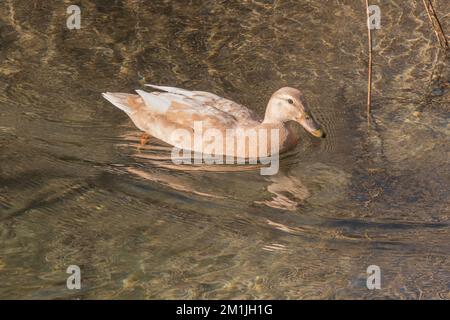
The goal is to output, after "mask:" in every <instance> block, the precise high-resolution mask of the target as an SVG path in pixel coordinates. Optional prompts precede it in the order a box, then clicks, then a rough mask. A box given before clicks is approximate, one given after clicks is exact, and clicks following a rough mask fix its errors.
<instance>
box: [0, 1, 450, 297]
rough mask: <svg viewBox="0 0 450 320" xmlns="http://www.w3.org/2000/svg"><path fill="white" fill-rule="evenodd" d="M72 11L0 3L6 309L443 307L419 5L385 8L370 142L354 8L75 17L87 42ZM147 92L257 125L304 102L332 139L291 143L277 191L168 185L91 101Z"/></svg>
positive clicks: (437, 138)
mask: <svg viewBox="0 0 450 320" xmlns="http://www.w3.org/2000/svg"><path fill="white" fill-rule="evenodd" d="M435 2H436V11H437V12H438V13H439V14H440V15H441V16H442V17H443V19H442V23H443V27H444V30H447V31H450V24H449V20H448V19H446V17H448V13H449V12H450V4H449V3H448V2H445V1H435ZM70 4H71V2H70V1H56V0H52V1H45V2H44V1H29V0H27V1H25V0H4V1H2V2H1V3H0V8H1V9H0V39H1V40H0V43H1V47H0V112H1V117H0V191H1V192H0V283H1V286H0V298H3V299H4V298H31V299H60V298H82V299H89V298H99V299H104V298H138V299H144V298H147V299H156V298H163V299H174V298H200V299H202V298H214V299H216V298H246V299H247V298H249V299H252V298H276V299H304V298H311V299H318V298H326V299H328V298H337V299H348V298H356V299H361V298H402V299H403V298H404V299H419V298H421V299H449V298H450V294H449V292H450V262H449V252H450V242H449V240H450V232H449V230H450V222H449V200H450V198H449V178H450V174H449V162H448V159H449V147H448V146H449V122H448V119H449V111H450V109H449V106H450V95H449V63H448V57H446V56H445V53H444V52H442V50H439V48H438V43H437V40H436V38H435V35H434V33H433V31H432V29H431V26H430V23H429V21H428V17H427V15H426V12H425V10H424V8H423V4H422V2H421V1H415V2H412V1H411V2H409V1H408V2H405V1H383V3H380V4H379V5H380V8H381V13H382V22H381V29H380V30H377V31H375V32H374V34H373V43H374V50H373V55H374V65H373V74H374V79H373V80H374V83H373V85H374V89H373V119H372V125H371V127H370V128H368V127H367V123H366V115H365V108H366V106H365V103H366V100H365V99H366V81H367V80H366V79H367V33H366V24H365V7H364V3H363V1H359V2H358V1H337V0H336V1H326V2H325V1H297V0H292V1H288V0H286V1H268V0H267V1H263V0H260V1H257V0H252V1H145V2H144V1H138V0H135V1H132V0H129V1H126V0H124V1H106V0H103V1H99V0H97V1H81V10H82V11H81V17H82V18H81V29H80V30H69V29H67V28H66V18H67V16H68V15H67V14H66V8H67V6H69V5H70ZM143 83H156V84H163V85H171V86H179V87H183V88H187V89H192V90H205V91H210V92H214V93H216V94H219V95H222V96H225V97H227V98H230V99H233V100H235V101H238V102H240V103H243V104H245V105H247V106H249V107H250V108H252V109H254V110H255V111H257V112H258V113H260V114H263V112H264V109H265V105H266V103H267V101H268V99H269V97H270V95H271V94H272V92H274V91H275V90H277V89H278V88H280V87H282V86H286V85H290V86H293V87H298V88H300V89H302V91H303V92H304V93H305V95H306V96H307V99H308V102H309V104H310V106H311V108H312V109H313V112H314V114H315V116H316V117H317V119H318V121H319V122H320V123H321V124H322V126H323V127H324V128H325V130H326V132H327V134H328V136H327V139H325V140H318V139H314V138H311V137H309V136H308V135H307V134H306V133H304V131H303V130H302V129H301V128H298V132H299V134H300V135H301V138H302V141H301V143H300V145H299V146H298V147H297V148H296V149H295V150H293V151H292V152H290V153H289V154H287V155H286V156H285V157H284V158H283V160H282V163H281V168H280V172H279V173H278V174H277V175H275V176H270V177H269V176H261V175H260V174H259V170H256V169H254V168H251V167H250V168H246V167H245V168H242V167H230V168H227V171H223V170H220V171H217V170H215V169H214V168H213V169H211V168H205V167H183V168H180V167H176V166H173V165H172V163H171V162H170V160H169V155H170V154H169V151H168V148H167V147H165V146H163V145H161V144H160V143H159V142H158V141H154V140H153V141H151V142H150V144H149V145H148V146H147V147H146V149H145V150H142V151H141V152H138V151H137V149H136V145H137V139H138V135H139V132H138V131H137V130H136V128H135V127H134V126H133V124H132V123H131V121H130V120H129V119H128V118H127V116H126V115H125V114H124V113H122V112H121V111H120V110H118V109H116V108H114V107H113V106H112V105H110V104H109V103H108V102H107V101H105V100H104V99H102V97H101V95H100V93H101V92H104V91H119V92H120V91H121V92H132V91H133V90H134V89H138V88H141V86H142V84H143ZM294 126H296V125H294ZM72 264H75V265H78V266H80V268H81V270H82V271H81V272H82V289H81V290H68V289H67V288H66V279H67V277H68V274H66V268H67V267H68V266H69V265H72ZM372 264H375V265H378V266H379V267H380V268H381V272H382V282H381V285H382V288H381V290H368V289H367V288H366V277H367V274H366V268H367V267H368V266H369V265H372Z"/></svg>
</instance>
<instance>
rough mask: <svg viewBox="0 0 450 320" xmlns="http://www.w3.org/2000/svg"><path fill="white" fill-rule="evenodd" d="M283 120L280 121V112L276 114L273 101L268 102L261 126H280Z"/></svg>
mask: <svg viewBox="0 0 450 320" xmlns="http://www.w3.org/2000/svg"><path fill="white" fill-rule="evenodd" d="M283 122H284V119H282V117H281V114H280V112H277V107H276V105H275V102H274V101H273V99H270V100H269V103H268V104H267V107H266V113H265V115H264V120H263V122H262V123H263V124H273V125H282V124H283Z"/></svg>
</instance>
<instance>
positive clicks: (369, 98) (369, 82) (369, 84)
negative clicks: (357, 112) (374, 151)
mask: <svg viewBox="0 0 450 320" xmlns="http://www.w3.org/2000/svg"><path fill="white" fill-rule="evenodd" d="M366 12H367V36H368V43H369V61H368V78H367V124H368V125H370V111H371V104H372V33H371V30H370V23H369V17H370V13H369V0H366Z"/></svg>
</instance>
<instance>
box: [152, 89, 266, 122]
mask: <svg viewBox="0 0 450 320" xmlns="http://www.w3.org/2000/svg"><path fill="white" fill-rule="evenodd" d="M146 86H149V87H152V88H155V89H158V90H161V91H165V92H166V93H162V94H163V95H170V96H173V95H176V96H177V97H183V98H184V99H185V100H184V101H185V102H187V103H192V104H194V105H196V106H197V107H199V108H202V109H205V110H204V111H205V112H209V111H210V110H209V109H210V108H213V109H215V110H218V111H219V113H218V114H220V115H222V116H223V114H226V115H227V116H228V117H232V118H233V119H234V121H235V125H236V126H247V125H255V124H258V123H259V122H260V119H259V117H258V116H257V115H256V113H254V112H253V111H251V110H249V109H248V108H247V107H245V106H243V105H241V104H239V103H236V102H234V101H232V100H229V99H226V98H223V97H220V96H218V95H216V94H213V93H210V92H205V91H189V90H185V89H180V88H175V87H167V86H157V85H152V84H146ZM213 113H214V111H213Z"/></svg>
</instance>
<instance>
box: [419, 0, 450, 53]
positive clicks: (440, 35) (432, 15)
mask: <svg viewBox="0 0 450 320" xmlns="http://www.w3.org/2000/svg"><path fill="white" fill-rule="evenodd" d="M423 4H424V6H425V9H426V10H427V14H428V18H429V19H430V22H431V25H432V27H433V30H434V33H435V34H436V37H437V39H438V41H439V44H440V45H441V47H442V48H444V49H445V50H448V49H449V46H448V41H447V37H446V36H445V33H444V30H443V29H442V25H441V23H440V22H439V18H438V16H437V15H436V12H435V11H434V7H433V3H432V2H431V1H430V0H423Z"/></svg>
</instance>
